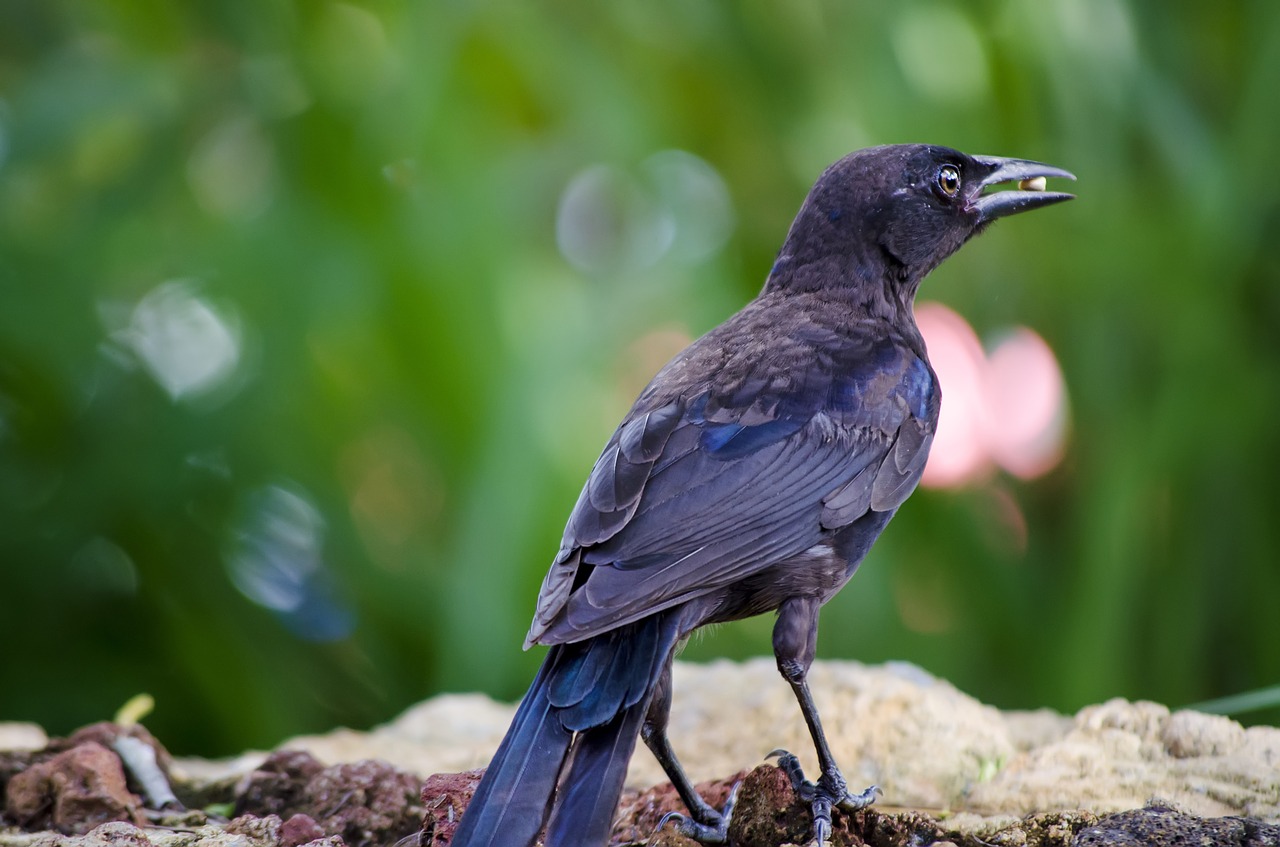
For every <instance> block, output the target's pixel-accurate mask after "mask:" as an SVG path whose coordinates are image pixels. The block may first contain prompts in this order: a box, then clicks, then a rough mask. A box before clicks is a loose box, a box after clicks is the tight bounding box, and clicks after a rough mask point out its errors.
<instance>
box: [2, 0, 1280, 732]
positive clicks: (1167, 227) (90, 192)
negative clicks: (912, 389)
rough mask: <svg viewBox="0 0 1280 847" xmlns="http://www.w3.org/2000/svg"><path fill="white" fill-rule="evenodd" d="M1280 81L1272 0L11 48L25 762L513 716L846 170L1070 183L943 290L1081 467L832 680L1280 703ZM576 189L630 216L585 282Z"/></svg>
mask: <svg viewBox="0 0 1280 847" xmlns="http://www.w3.org/2000/svg"><path fill="white" fill-rule="evenodd" d="M1277 79H1280V7H1277V6H1276V5H1275V4H1274V3H1269V2H1263V0H1253V2H1242V3H1237V4H1228V5H1213V4H1198V5H1197V4H1189V3H1175V4H1174V5H1173V6H1170V5H1169V4H1154V3H1143V2H1140V0H1129V2H1125V0H1052V2H1045V3H1027V2H1019V0H981V2H976V3H970V4H944V3H938V2H909V3H899V4H855V3H838V2H834V1H833V2H829V3H828V2H820V1H819V0H814V2H801V3H778V4H771V3H761V2H743V3H723V4H713V3H701V2H693V3H688V2H640V0H623V2H617V3H604V4H587V3H582V4H575V3H553V4H549V5H543V4H515V3H487V4H485V3H478V4H469V3H447V2H434V1H431V2H407V0H382V2H369V3H357V2H351V3H337V2H315V3H297V4H292V3H286V2H282V0H259V2H255V3H252V4H246V3H242V2H230V0H220V2H213V0H210V2H201V3H185V4H184V3H170V2H154V1H153V2H137V0H129V2H122V1H121V0H38V2H10V3H6V4H4V5H3V6H0V620H3V622H4V624H5V627H4V628H5V631H6V633H7V634H8V637H7V639H6V645H5V648H4V650H3V659H0V680H3V684H0V717H4V718H11V719H17V718H22V719H33V720H39V721H41V722H42V723H44V724H46V725H47V726H48V727H50V729H51V730H53V731H55V732H63V731H67V730H69V729H71V728H73V727H74V726H76V725H79V724H82V723H85V722H88V721H91V720H96V719H102V718H105V717H107V716H109V715H110V714H111V712H112V710H113V709H114V708H116V706H117V705H118V704H119V703H122V702H124V701H125V700H126V699H127V698H128V697H129V696H131V695H132V694H134V693H136V692H138V691H142V690H145V691H148V692H152V693H153V694H154V695H155V697H156V701H157V708H156V711H155V713H154V715H153V716H152V717H151V718H149V720H148V724H149V726H150V727H151V728H152V729H153V731H155V732H156V734H157V735H158V736H159V737H161V738H163V739H164V740H165V741H166V742H167V743H169V744H171V745H172V746H173V747H174V748H175V749H176V750H178V751H181V752H200V753H204V754H215V753H229V752H233V751H237V750H240V749H242V748H244V747H247V746H255V745H256V746H261V745H269V744H274V743H276V742H278V741H279V740H280V739H281V738H283V737H284V736H286V735H288V734H292V733H298V732H303V731H314V730H323V729H326V728H328V727H330V726H332V725H335V724H338V723H346V724H350V725H356V726H366V725H369V724H371V723H374V722H378V721H382V720H386V719H389V718H391V717H392V716H393V715H395V714H396V713H397V712H398V711H399V710H400V709H402V708H403V707H405V706H406V705H408V704H409V703H411V702H413V701H414V700H416V699H418V698H421V697H424V696H427V695H429V694H432V693H435V692H438V691H442V690H464V689H482V690H486V691H489V692H491V693H493V694H495V695H498V696H502V697H506V698H514V697H516V696H518V695H519V694H520V692H521V690H522V687H523V685H524V684H526V682H527V680H528V678H529V677H530V676H531V674H532V669H533V667H534V665H535V664H536V662H537V661H538V658H539V657H538V655H537V654H536V651H535V652H534V653H531V654H521V653H520V652H519V650H518V646H519V644H520V642H521V640H522V637H523V633H524V630H525V627H526V626H527V623H528V620H529V616H530V613H531V611H532V605H533V598H534V596H535V594H536V591H537V588H538V585H539V582H540V580H541V578H542V574H543V573H544V571H545V568H546V566H547V564H548V563H549V562H550V559H551V557H552V556H553V555H554V553H555V550H556V545H557V542H558V540H559V535H560V531H561V529H562V527H563V521H564V519H565V517H566V516H567V514H568V510H569V508H570V507H571V505H572V503H573V500H574V498H575V497H576V494H577V490H578V487H579V486H580V485H581V482H582V480H583V479H584V477H585V474H586V472H587V470H588V469H589V467H590V465H591V463H592V461H593V460H594V458H595V456H596V453H597V451H598V449H599V447H600V445H602V444H603V442H604V440H605V438H606V437H607V436H608V434H609V432H610V429H611V427H612V426H613V425H614V424H615V423H616V421H617V419H618V418H619V417H620V416H621V414H622V413H623V412H624V411H625V409H626V407H627V405H628V404H629V402H630V400H631V399H632V397H633V396H634V394H635V393H636V391H637V390H638V389H639V388H640V387H641V386H642V385H643V383H644V381H645V380H646V379H647V377H648V376H649V375H650V374H651V373H652V371H653V370H654V369H656V367H657V366H658V365H659V364H660V363H661V361H662V360H663V358H664V357H665V356H666V355H669V354H670V353H671V352H674V350H675V349H677V348H678V346H679V339H680V338H688V337H691V336H693V335H696V334H698V333H700V332H702V331H704V330H706V329H708V328H709V327H710V326H712V325H714V324H715V323H717V322H718V321H719V320H720V319H722V318H723V317H725V316H727V315H728V314H729V313H730V312H731V311H733V310H734V309H735V308H736V307H737V306H738V305H740V304H741V303H742V302H744V301H745V300H746V299H747V298H748V297H750V296H751V295H752V294H753V293H754V291H755V290H756V289H757V288H758V286H759V284H760V283H761V281H762V280H763V277H764V274H765V272H766V271H767V269H768V267H769V265H770V263H771V261H772V258H773V253H774V251H775V250H776V249H777V246H778V245H779V244H780V242H781V239H782V237H783V235H784V233H785V231H786V227H787V225H788V223H789V221H790V218H791V215H792V214H793V213H794V211H795V209H796V208H797V207H798V205H799V203H800V200H801V199H802V197H803V195H804V192H805V190H806V189H807V187H808V185H809V184H810V182H811V181H812V180H813V178H814V177H815V176H816V174H817V173H818V172H819V171H820V170H821V168H822V167H823V166H825V165H826V164H827V163H829V162H830V161H832V160H834V159H835V158H837V157H838V156H840V155H842V154H843V153H845V152H847V151H848V150H851V149H854V148H857V147H861V146H866V145H869V144H876V143H886V142H895V141H916V140H924V141H931V142H936V143H945V144H950V145H953V146H956V147H960V148H962V149H965V150H968V151H971V152H978V153H990V154H997V155H1017V156H1026V157H1029V158H1035V159H1040V160H1042V161H1047V162H1052V163H1055V164H1060V165H1062V166H1064V167H1067V168H1069V169H1071V170H1073V171H1074V172H1075V173H1077V174H1078V175H1079V177H1080V182H1079V184H1078V186H1077V190H1078V193H1079V195H1080V199H1079V200H1078V201H1076V202H1075V203H1073V204H1070V205H1069V206H1065V207H1062V208H1059V209H1055V210H1053V211H1051V212H1047V213H1043V214H1038V215H1033V216H1028V217H1027V218H1025V219H1021V218H1020V219H1018V220H1017V221H1016V222H1013V223H1006V224H1004V225H1002V226H999V227H997V228H996V229H995V231H994V233H993V234H990V235H988V236H986V237H984V238H983V239H981V240H980V241H979V242H977V243H975V244H974V245H972V246H970V247H968V248H967V249H966V250H965V251H964V252H962V253H961V254H960V255H958V256H957V257H956V258H955V259H953V260H952V261H951V262H949V263H948V264H947V265H946V266H945V267H944V268H943V269H941V270H940V271H939V272H938V273H937V274H936V275H935V276H934V277H933V278H932V279H931V280H930V281H929V282H928V283H927V284H926V288H925V291H924V292H923V294H922V296H923V297H926V298H930V299H937V300H941V301H944V302H946V303H948V304H949V305H951V306H952V307H953V308H955V309H957V310H958V311H960V312H961V313H963V314H964V315H965V316H966V317H967V318H968V319H969V320H970V321H971V322H972V323H973V324H974V326H975V327H977V328H978V330H979V332H980V333H983V334H987V333H989V332H991V331H994V330H997V329H999V328H1000V327H1002V326H1007V325H1010V324H1014V323H1020V324H1026V325H1029V326H1032V327H1034V328H1035V329H1036V330H1037V331H1038V332H1039V333H1041V334H1042V335H1043V336H1044V337H1045V338H1047V339H1048V340H1049V342H1050V344H1051V345H1052V346H1053V347H1054V349H1055V350H1056V352H1057V354H1058V355H1059V357H1060V359H1061V362H1062V366H1063V370H1064V372H1065V375H1066V380H1067V384H1068V388H1069V391H1070V395H1071V403H1072V436H1071V440H1070V442H1069V445H1068V453H1067V457H1066V461H1065V463H1064V464H1063V465H1062V466H1061V467H1059V468H1058V469H1057V470H1056V471H1054V472H1053V473H1052V474H1050V475H1049V476H1047V477H1044V478H1042V479H1040V480H1037V481H1034V482H1020V481H1016V480H1013V479H1009V478H1000V477H996V478H993V479H991V480H989V481H987V482H986V483H984V484H982V485H979V486H976V487H973V488H970V489H967V490H963V491H960V492H952V493H939V492H934V491H922V492H920V493H919V494H917V495H916V497H915V498H914V499H913V500H912V501H911V502H910V503H909V504H908V505H907V506H906V507H905V508H904V510H903V512H902V513H901V515H900V516H899V517H898V518H897V520H896V521H895V523H894V525H893V526H892V527H891V528H890V530H889V531H888V532H887V534H886V537H885V538H884V540H883V542H882V544H881V545H880V546H878V547H877V548H876V550H875V551H873V553H872V555H871V557H870V558H869V559H868V561H867V562H866V563H865V565H864V567H863V568H862V570H861V571H860V573H859V574H858V576H857V577H856V578H855V580H854V581H853V583H852V584H851V586H850V587H849V589H848V590H846V591H845V592H843V593H842V594H841V595H840V596H839V597H838V598H837V599H836V600H835V601H833V603H832V604H831V605H830V607H829V608H828V611H827V612H826V614H825V616H824V619H823V626H824V629H823V633H822V644H821V647H820V652H821V654H822V655H823V656H827V657H835V656H849V657H856V658H860V659H864V660H868V661H876V660H883V659H887V658H905V659H910V660H912V661H915V662H918V663H920V664H922V665H924V666H925V667H926V668H928V669H929V670H931V671H933V672H935V673H938V674H940V675H942V676H945V677H948V678H950V679H951V680H953V681H954V682H956V683H957V684H958V685H959V686H960V687H962V688H964V689H966V690H968V691H970V692H972V693H974V694H975V695H977V696H979V697H982V698H984V699H986V700H989V701H991V702H995V703H997V704H999V705H1003V706H1017V707H1035V706H1040V705H1050V706H1054V707H1057V708H1059V709H1064V710H1070V709H1074V708H1077V707H1078V706H1080V705H1082V704H1084V703H1086V702H1089V701H1093V700H1097V699H1100V698H1106V697H1110V696H1115V695H1120V696H1127V697H1133V698H1138V697H1143V698H1152V699H1157V700H1162V701H1166V702H1170V703H1172V704H1174V705H1177V704H1180V703H1187V702H1191V701H1195V700H1202V699H1207V698H1212V697H1220V696H1223V695H1227V694H1232V693H1235V692H1239V691H1244V690H1248V689H1253V688H1260V687H1263V686H1264V685H1268V684H1274V682H1275V681H1276V679H1277V677H1278V676H1280V633H1278V632H1277V629H1278V628H1280V627H1278V625H1277V621H1278V620H1280V615H1277V614H1276V611H1275V610H1276V602H1277V600H1276V598H1278V597H1280V568H1278V567H1277V565H1276V562H1277V554H1276V550H1277V549H1280V522H1278V521H1277V519H1276V516H1277V513H1278V511H1280V510H1278V509H1277V504H1278V502H1280V500H1278V498H1277V496H1276V493H1275V480H1274V477H1275V473H1276V469H1277V468H1280V438H1277V436H1276V432H1275V413H1276V410H1277V409H1280V378H1278V377H1277V374H1280V333H1278V332H1277V327H1278V326H1280V285H1278V284H1277V283H1278V282H1280V258H1277V257H1278V256H1280V254H1278V253H1277V252H1276V251H1275V250H1274V249H1272V248H1271V247H1269V246H1268V244H1269V240H1270V238H1271V237H1274V233H1275V232H1276V231H1277V229H1280V193H1277V192H1276V191H1275V190H1274V189H1273V187H1272V186H1271V184H1270V175H1271V167H1272V160H1271V150H1272V147H1273V146H1274V142H1275V139H1276V138H1277V130H1278V129H1280V113H1278V112H1277V111H1276V109H1275V106H1274V88H1275V83H1276V81H1277ZM663 150H683V151H688V152H689V153H692V154H694V155H695V156H697V157H698V158H699V159H700V160H701V161H702V162H705V163H707V164H708V165H709V166H710V168H713V169H714V172H713V176H712V177H709V179H711V182H710V183H708V184H709V185H711V186H712V187H714V185H715V184H716V183H715V178H714V173H718V175H719V179H721V180H723V185H724V186H725V188H726V189H727V197H728V198H729V201H730V203H731V210H725V209H721V210H720V212H717V214H719V215H720V217H715V216H714V215H710V214H708V213H707V212H706V210H707V209H711V210H712V211H715V210H716V208H717V207H716V206H715V202H714V199H715V198H714V196H711V195H706V196H704V195H701V194H696V193H691V192H692V189H690V188H689V186H690V185H691V184H692V183H690V182H689V181H688V180H687V179H686V180H683V181H682V180H681V179H675V180H674V181H673V179H672V178H671V175H672V174H673V173H675V174H677V176H678V175H679V174H686V176H689V175H692V176H697V174H698V173H700V172H699V171H697V170H696V169H695V170H688V169H687V166H688V163H689V162H691V161H692V162H695V163H696V162H697V160H691V159H681V158H674V159H673V158H670V157H668V158H666V159H663V158H655V156H654V154H655V153H657V152H658V151H663ZM672 163H675V165H676V166H678V167H686V170H684V171H680V170H678V168H677V170H674V171H673V170H670V168H669V167H668V166H672ZM682 163H683V164H682ZM597 166H604V169H603V170H601V169H599V168H598V167H597ZM593 167H595V168H597V170H594V171H592V170H589V169H591V168H593ZM664 168H666V169H665V170H664ZM578 180H582V181H578ZM593 180H594V181H593ZM695 182H696V180H695ZM571 185H578V186H583V185H586V186H588V187H591V186H595V187H596V189H598V190H600V191H602V192H603V194H602V195H601V196H604V197H605V199H606V201H608V202H605V204H604V206H603V207H602V208H603V210H604V211H605V212H608V213H610V214H602V215H596V216H591V215H588V216H587V217H586V218H585V219H584V221H585V222H580V225H581V226H583V227H586V228H587V230H588V234H591V233H592V232H594V233H595V234H594V236H593V238H594V240H593V241H591V242H590V244H589V245H588V247H589V248H590V250H594V251H595V252H590V250H589V251H588V253H587V254H585V256H584V257H580V258H581V261H579V262H578V264H573V263H571V262H570V261H568V260H567V259H566V258H565V254H564V253H562V252H561V250H560V249H559V247H558V241H557V236H558V230H557V216H558V214H561V213H563V210H564V207H563V206H562V198H564V197H566V196H567V195H566V191H567V189H568V187H569V186H571ZM601 186H603V188H601ZM584 190H585V189H584ZM708 197H710V199H708ZM610 198H612V199H610ZM673 198H674V199H673ZM700 203H702V204H704V205H699V204H700ZM707 203H709V204H710V205H709V206H708V205H705V204H707ZM595 208H596V207H592V206H588V208H587V211H588V212H590V211H592V210H593V209H595ZM655 208H656V209H658V213H655ZM721 213H722V214H721ZM610 215H612V216H610ZM655 215H656V216H655ZM663 215H665V216H666V217H663ZM654 221H657V222H658V223H657V224H655V223H654ZM716 221H720V223H721V224H723V227H724V230H723V232H724V233H727V234H728V240H727V241H723V243H721V241H720V240H719V238H720V234H718V231H717V230H716ZM663 226H665V227H667V229H663V228H662V227H663ZM593 227H594V229H592V228H593ZM700 227H702V228H701V229H700ZM561 230H563V226H562V227H561ZM663 233H666V235H663ZM671 233H674V235H672V234H671ZM691 233H692V234H691ZM560 234H561V235H563V232H562V231H561V232H560ZM721 234H723V233H721ZM668 237H670V238H674V239H675V240H674V241H673V242H670V244H669V249H665V250H664V249H663V245H667V244H668V241H663V240H662V239H663V238H668ZM646 239H647V240H646ZM681 239H684V240H683V241H682V240H681ZM569 252H570V253H571V252H572V251H571V250H570V251H569ZM175 333H176V335H175ZM192 339H197V340H199V343H198V344H195V345H194V346H192ZM186 356H191V357H192V358H191V360H190V361H189V360H188V359H187V358H184V357H186ZM1019 516H1021V518H1019ZM1019 519H1023V520H1025V538H1026V541H1025V544H1024V543H1021V542H1020V541H1019V540H1018V536H1019V530H1018V526H1017V524H1018V520H1019ZM250 598H256V601H255V599H250ZM907 622H910V624H911V625H910V626H908V624H907ZM768 626H769V622H768V621H767V620H761V621H753V622H748V623H746V624H743V625H740V626H735V627H728V628H725V629H723V630H721V631H720V632H718V633H716V634H715V635H713V636H709V637H706V638H703V639H699V640H697V641H696V642H695V643H694V644H693V645H692V646H691V647H690V650H689V653H690V654H691V655H694V656H697V657H709V656H714V655H735V656H741V655H749V654H756V653H760V652H762V651H764V650H766V649H767V645H768ZM1263 717H1270V718H1272V719H1274V716H1273V715H1270V714H1264V715H1263Z"/></svg>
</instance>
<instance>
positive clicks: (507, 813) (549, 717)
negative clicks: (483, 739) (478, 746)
mask: <svg viewBox="0 0 1280 847" xmlns="http://www.w3.org/2000/svg"><path fill="white" fill-rule="evenodd" d="M557 649H558V648H556V649H553V650H552V655H549V656H548V657H547V660H546V661H545V662H543V664H542V668H541V669H540V670H539V671H538V675H537V676H536V677H535V678H534V680H533V684H532V685H530V686H529V691H528V693H527V694H525V695H524V700H522V701H521V703H520V708H519V709H517V710H516V716H515V719H514V720H512V722H511V727H510V728H509V729H508V730H507V735H506V737H505V738H503V739H502V744H501V745H499V747H498V751H497V752H496V753H494V754H493V759H492V760H491V761H490V762H489V767H488V769H487V770H485V773H484V778H483V779H481V780H480V785H479V786H478V787H477V788H476V793H475V795H474V796H472V798H471V803H470V805H469V806H468V807H467V813H466V814H464V815H463V816H462V822H461V823H460V824H459V826H458V829H457V831H456V832H455V833H454V835H453V839H452V840H451V841H450V842H449V843H450V845H452V847H473V846H474V847H481V845H484V847H527V845H530V844H533V842H534V840H535V839H536V838H537V837H538V833H539V832H541V831H542V825H543V823H545V822H546V818H547V812H548V808H549V806H550V800H551V796H552V795H553V794H554V793H555V790H556V781H557V780H558V779H559V778H560V770H561V768H562V767H563V765H564V760H565V757H566V756H567V755H568V752H569V745H570V743H571V742H572V741H573V731H572V730H569V729H566V728H565V726H564V724H562V723H561V722H560V719H559V716H558V715H557V714H556V709H555V707H554V706H552V705H551V700H550V698H549V697H548V692H547V689H548V687H549V686H548V677H550V676H551V671H553V670H554V659H555V653H556V652H557Z"/></svg>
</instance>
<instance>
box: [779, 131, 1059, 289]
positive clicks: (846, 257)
mask: <svg viewBox="0 0 1280 847" xmlns="http://www.w3.org/2000/svg"><path fill="white" fill-rule="evenodd" d="M1049 177H1054V178H1063V179H1075V177H1074V176H1073V175H1072V174H1070V173H1068V172H1067V171H1064V170H1062V169H1061V168H1055V167H1053V166H1051V165H1045V164H1041V163H1039V162H1032V161H1027V160H1025V159H1006V158H1000V157H997V156H969V155H966V154H964V153H961V152H960V151H959V150H952V149H950V148H948V147H937V146H933V145H927V144H896V145H890V146H885V147H872V148H868V149H866V150H859V151H857V152H855V153H850V154H849V155H848V156H845V157H844V158H843V159H841V160H840V161H838V162H836V163H835V164H834V165H832V166H831V167H829V168H827V170H826V171H824V172H823V174H822V176H821V177H819V178H818V181H817V183H815V184H814V186H813V188H812V189H811V190H810V192H809V196H808V198H807V199H806V200H805V202H804V206H803V207H802V208H801V209H800V212H799V214H798V215H797V216H796V219H795V222H794V223H793V224H792V225H791V232H790V233H789V234H788V236H787V241H786V244H784V245H783V248H782V251H781V253H780V254H779V261H778V263H777V264H776V265H775V266H774V272H773V274H771V280H770V281H771V284H772V283H774V279H773V277H775V276H776V277H778V279H777V280H776V282H777V284H779V285H795V286H797V287H801V288H813V287H827V286H848V285H857V284H859V281H860V280H861V281H862V282H866V283H872V282H875V281H878V280H888V281H890V282H892V283H893V284H894V285H895V286H897V287H898V288H900V289H901V290H899V291H898V292H897V293H898V294H899V295H901V296H903V297H905V299H906V302H910V300H911V299H913V298H914V296H915V290H916V288H917V287H918V286H919V284H920V280H921V279H923V278H924V276H925V275H926V274H927V273H929V271H931V270H933V269H934V268H935V267H937V266H938V265H939V264H940V263H941V262H942V260H943V259H946V258H947V257H948V256H950V255H951V254H952V253H954V252H955V251H956V250H958V249H960V247H961V245H963V244H964V243H965V242H966V241H968V240H969V239H970V238H972V237H973V236H974V235H977V234H978V233H979V232H981V231H982V230H983V229H984V228H986V226H987V225H988V224H990V223H991V222H992V221H994V220H996V219H997V218H1002V217H1005V216H1006V215H1012V214H1015V213H1017V212H1023V211H1027V210H1029V209H1038V208H1040V207H1042V206H1049V205H1052V204H1054V203H1060V202H1062V201H1063V200H1070V199H1071V198H1072V196H1073V195H1071V194H1063V193H1059V192H1053V191H1046V190H1045V181H1046V179H1047V178H1049ZM1006 183H1017V185H1016V187H1014V188H1012V189H1007V190H991V189H993V188H994V187H995V186H1001V185H1004V184H1006ZM806 266H807V267H806ZM895 299H898V298H895Z"/></svg>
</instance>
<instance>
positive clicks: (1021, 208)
mask: <svg viewBox="0 0 1280 847" xmlns="http://www.w3.org/2000/svg"><path fill="white" fill-rule="evenodd" d="M973 159H974V160H975V161H976V162H977V163H978V164H980V165H982V166H984V167H987V168H990V169H991V172H990V173H989V174H987V175H986V176H985V177H984V178H983V180H982V182H981V183H980V189H985V188H987V187H988V186H991V185H998V184H1000V183H1005V182H1013V181H1015V180H1017V182H1018V188H1017V190H1010V191H993V192H991V193H989V194H980V195H979V196H978V197H976V198H974V200H973V202H972V204H971V205H972V208H974V209H977V210H978V215H979V219H980V220H981V222H983V223H986V222H988V221H993V220H995V219H996V218H1003V217H1004V216H1005V215H1012V214H1016V213H1017V212H1025V211H1027V210H1028V209H1039V208H1040V207H1041V206H1051V205H1053V204H1054V203H1061V202H1062V201H1063V200H1070V199H1072V198H1073V197H1075V195H1074V194H1063V193H1060V192H1057V191H1045V190H1044V189H1045V179H1046V178H1048V177H1057V178H1061V179H1072V180H1073V179H1075V178H1076V177H1075V174H1073V173H1070V172H1069V171H1064V170H1063V169H1062V168H1055V167H1053V166H1052V165H1046V164H1042V163H1041V162H1030V161H1027V160H1026V159H1004V158H1001V157H999V156H974V157H973Z"/></svg>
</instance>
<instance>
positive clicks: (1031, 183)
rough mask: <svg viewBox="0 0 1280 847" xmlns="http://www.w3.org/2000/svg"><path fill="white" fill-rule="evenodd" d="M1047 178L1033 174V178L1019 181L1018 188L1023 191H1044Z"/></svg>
mask: <svg viewBox="0 0 1280 847" xmlns="http://www.w3.org/2000/svg"><path fill="white" fill-rule="evenodd" d="M1045 185H1046V180H1045V178H1044V177H1042V176H1033V177H1032V178H1031V179H1024V180H1022V182H1019V183H1018V188H1019V189H1021V190H1022V191H1044V187H1045Z"/></svg>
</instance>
